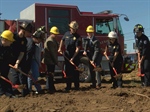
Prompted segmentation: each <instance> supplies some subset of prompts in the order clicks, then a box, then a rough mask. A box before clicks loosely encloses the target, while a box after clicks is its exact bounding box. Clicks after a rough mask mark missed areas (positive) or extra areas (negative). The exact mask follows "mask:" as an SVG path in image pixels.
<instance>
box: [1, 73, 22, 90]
mask: <svg viewBox="0 0 150 112" xmlns="http://www.w3.org/2000/svg"><path fill="white" fill-rule="evenodd" d="M0 78H1V79H3V80H5V81H6V82H8V83H10V84H11V86H12V88H14V89H22V88H24V87H23V85H17V84H15V85H14V84H13V83H12V82H11V81H10V80H8V79H7V78H5V77H3V76H1V75H0Z"/></svg>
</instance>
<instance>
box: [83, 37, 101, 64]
mask: <svg viewBox="0 0 150 112" xmlns="http://www.w3.org/2000/svg"><path fill="white" fill-rule="evenodd" d="M87 49H89V58H90V59H91V60H92V61H94V62H97V61H98V62H100V61H101V59H100V58H101V57H102V54H101V49H100V42H99V41H98V40H97V38H96V37H93V38H92V39H88V38H85V39H84V50H85V51H87Z"/></svg>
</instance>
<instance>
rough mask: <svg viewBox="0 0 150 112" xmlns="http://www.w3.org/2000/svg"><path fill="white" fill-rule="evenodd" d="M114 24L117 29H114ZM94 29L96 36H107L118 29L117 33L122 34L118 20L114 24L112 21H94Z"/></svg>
mask: <svg viewBox="0 0 150 112" xmlns="http://www.w3.org/2000/svg"><path fill="white" fill-rule="evenodd" d="M115 23H117V28H115V26H116V25H114V24H115ZM95 27H96V28H95V29H96V34H108V33H109V32H110V31H114V30H115V29H118V32H119V33H120V34H123V31H122V27H121V24H120V21H119V18H118V19H117V20H116V22H114V21H113V19H96V26H95ZM115 31H116V30H115Z"/></svg>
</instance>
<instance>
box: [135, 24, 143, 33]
mask: <svg viewBox="0 0 150 112" xmlns="http://www.w3.org/2000/svg"><path fill="white" fill-rule="evenodd" d="M139 31H141V32H144V28H143V26H142V25H141V24H136V25H135V26H134V29H133V32H134V33H137V32H139Z"/></svg>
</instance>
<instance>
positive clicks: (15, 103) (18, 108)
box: [0, 71, 150, 112]
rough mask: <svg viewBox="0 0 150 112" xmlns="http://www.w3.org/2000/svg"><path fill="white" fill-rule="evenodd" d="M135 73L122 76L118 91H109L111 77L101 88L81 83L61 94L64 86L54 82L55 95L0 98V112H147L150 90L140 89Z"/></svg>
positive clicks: (149, 103)
mask: <svg viewBox="0 0 150 112" xmlns="http://www.w3.org/2000/svg"><path fill="white" fill-rule="evenodd" d="M136 74H137V73H136V71H133V72H132V73H125V74H123V80H124V87H123V88H117V89H111V83H110V82H109V80H110V77H109V76H107V77H106V76H105V77H102V78H103V79H102V81H103V83H102V88H101V89H93V88H90V87H89V86H90V83H81V85H80V90H78V91H77V90H71V91H70V92H63V89H64V88H65V83H56V84H55V87H56V89H57V91H56V92H55V93H54V94H47V93H44V94H39V95H28V96H26V97H20V98H8V97H6V96H1V97H0V112H150V107H149V105H150V88H149V87H141V84H140V77H138V76H136ZM40 80H41V81H43V80H44V78H40ZM44 86H45V85H42V87H43V90H44Z"/></svg>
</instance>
